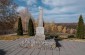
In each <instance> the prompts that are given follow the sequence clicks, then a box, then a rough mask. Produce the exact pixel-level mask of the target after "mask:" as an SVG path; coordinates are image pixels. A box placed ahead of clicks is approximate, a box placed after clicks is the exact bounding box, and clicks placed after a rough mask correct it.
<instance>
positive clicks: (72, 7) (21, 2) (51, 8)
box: [15, 0, 85, 23]
mask: <svg viewBox="0 0 85 55" xmlns="http://www.w3.org/2000/svg"><path fill="white" fill-rule="evenodd" d="M15 3H16V4H18V8H17V10H18V11H20V10H22V9H25V8H28V11H29V12H30V13H31V15H32V16H33V17H34V19H37V18H38V16H39V7H40V6H41V7H42V8H43V14H44V15H43V19H44V21H46V22H56V23H76V22H78V19H79V16H80V15H82V16H83V19H84V22H85V0H15Z"/></svg>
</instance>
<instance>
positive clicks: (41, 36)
mask: <svg viewBox="0 0 85 55" xmlns="http://www.w3.org/2000/svg"><path fill="white" fill-rule="evenodd" d="M35 39H36V40H45V35H44V27H37V28H36V35H35Z"/></svg>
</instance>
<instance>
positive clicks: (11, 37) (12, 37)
mask: <svg viewBox="0 0 85 55" xmlns="http://www.w3.org/2000/svg"><path fill="white" fill-rule="evenodd" d="M29 37H30V36H28V35H23V36H17V35H10V36H9V35H2V36H0V40H16V39H19V38H29Z"/></svg>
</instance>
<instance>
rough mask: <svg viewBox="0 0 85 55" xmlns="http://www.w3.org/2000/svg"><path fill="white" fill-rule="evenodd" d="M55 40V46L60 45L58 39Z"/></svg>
mask: <svg viewBox="0 0 85 55" xmlns="http://www.w3.org/2000/svg"><path fill="white" fill-rule="evenodd" d="M55 42H56V47H62V46H61V44H60V43H59V40H58V39H55Z"/></svg>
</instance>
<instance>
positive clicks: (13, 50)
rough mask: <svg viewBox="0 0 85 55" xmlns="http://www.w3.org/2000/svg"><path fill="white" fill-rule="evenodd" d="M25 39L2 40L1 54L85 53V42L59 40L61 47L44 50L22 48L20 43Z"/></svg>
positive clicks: (63, 54) (65, 54) (48, 54)
mask: <svg viewBox="0 0 85 55" xmlns="http://www.w3.org/2000/svg"><path fill="white" fill-rule="evenodd" d="M22 40H23V39H18V40H15V41H1V40H0V55H85V42H77V41H58V44H60V45H61V46H60V47H57V48H55V49H54V50H48V49H45V50H42V49H36V48H31V49H29V48H21V47H20V46H19V43H20V42H21V41H22Z"/></svg>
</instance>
